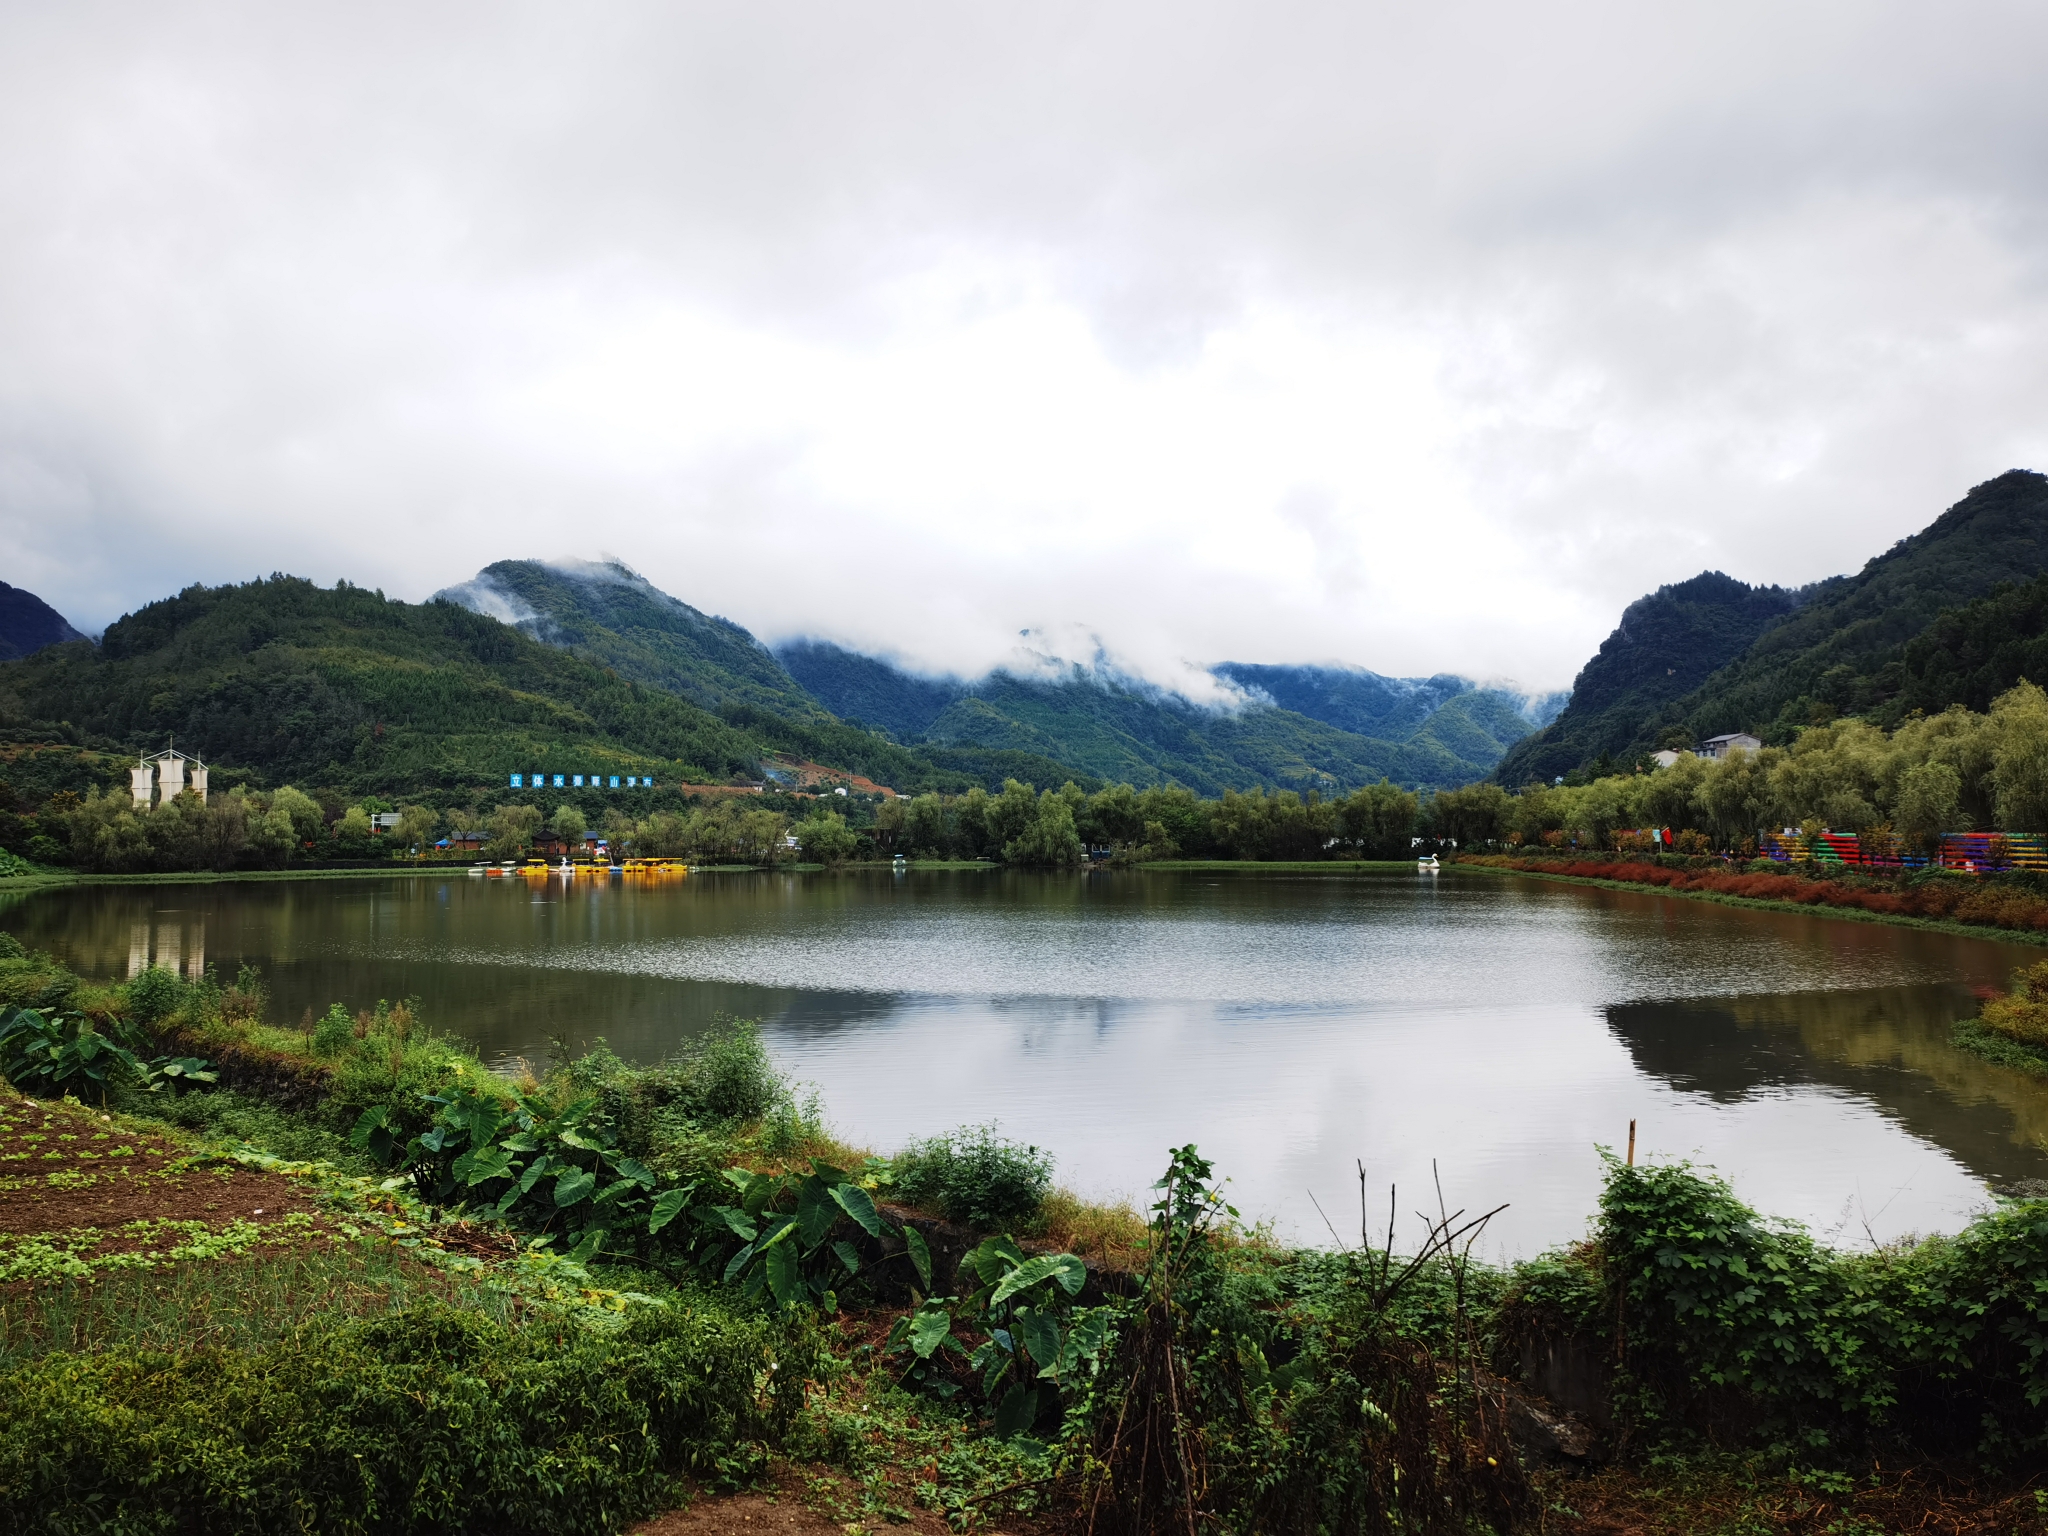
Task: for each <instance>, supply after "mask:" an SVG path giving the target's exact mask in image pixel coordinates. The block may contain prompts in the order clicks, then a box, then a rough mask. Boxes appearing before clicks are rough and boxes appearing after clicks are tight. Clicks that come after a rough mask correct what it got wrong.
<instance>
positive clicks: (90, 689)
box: [0, 576, 764, 793]
mask: <svg viewBox="0 0 2048 1536" xmlns="http://www.w3.org/2000/svg"><path fill="white" fill-rule="evenodd" d="M0 719H4V720H5V721H6V722H7V723H9V724H18V723H29V722H64V723H67V724H69V725H70V726H72V727H74V728H75V729H76V730H78V731H81V732H84V733H87V734H89V735H91V736H94V737H99V738H104V739H106V740H108V741H110V742H114V743H119V744H123V745H132V746H145V745H147V746H160V745H161V744H162V743H163V742H164V741H165V740H167V739H168V738H170V737H171V736H173V735H175V736H176V737H177V739H178V741H179V742H180V743H181V744H182V745H184V746H185V747H187V748H188V749H189V750H194V751H197V752H199V753H201V754H202V755H204V756H206V757H208V758H214V759H219V760H221V761H223V762H224V763H228V764H235V765H239V766H244V767H248V768H252V769H255V770H257V771H259V772H261V773H263V774H265V775H268V776H270V777H271V778H272V779H274V780H296V781H300V782H311V783H319V784H325V785H334V786H337V787H341V788H345V789H360V790H376V791H379V792H383V793H392V792H404V791H406V790H410V789H416V788H430V787H432V788H438V787H453V786H457V785H463V786H466V785H469V784H473V783H476V782H492V783H498V784H502V783H504V782H505V781H506V775H507V774H510V773H513V772H519V771H526V772H531V771H534V770H536V769H544V770H549V771H556V770H564V769H573V770H575V771H578V772H594V771H605V772H620V773H633V774H636V775H637V774H643V773H652V774H659V775H661V776H662V777H664V778H689V779H693V780H707V779H724V778H727V777H730V776H731V775H733V774H736V773H742V772H745V771H747V770H748V769H749V768H750V767H751V765H752V764H753V762H754V760H755V759H756V758H757V757H758V755H759V753H760V751H761V750H762V747H763V745H764V743H763V742H762V741H761V740H760V739H759V738H758V737H755V736H750V735H749V734H748V733H747V732H746V731H745V730H743V729H741V728H739V727H736V726H734V725H731V724H728V723H727V722H726V721H724V720H721V719H720V718H719V717H718V716H716V715H714V714H712V713H710V712H709V711H708V710H705V709H702V708H700V707H698V706H697V705H695V704H691V703H689V702H688V701H686V700H683V699H680V698H677V697H675V696H674V695H672V694H668V693H664V692H662V691H660V690H658V689H653V688H648V687H645V686H642V685H641V684H638V683H634V682H630V681H628V680H626V679H623V678H620V677H618V676H616V675H613V674H612V673H610V672H607V671H606V670H605V669H603V668H601V667H598V666H596V665H594V664H592V663H591V662H588V661H585V660H583V659H582V658H580V657H577V656H574V655H572V654H570V653H568V652H567V651H563V650H558V649H555V648H552V647H549V646H544V645H541V644H539V643H537V642H535V641H533V640H530V639H528V638H527V637H526V636H524V635H522V634H520V633H519V632H518V631H517V630H515V629H510V628H508V627H506V626H505V625H503V624H500V623H498V622H497V621H495V620H493V619H488V618H484V617H483V616H481V615H479V614H476V613H472V612H470V611H468V610H467V609H464V608H460V607H458V606H456V605H455V604H454V603H447V602H430V603H422V604H414V603H401V602H395V601H392V600H391V599H388V598H386V597H385V596H384V595H383V594H382V593H379V592H371V591H366V590H364V589H363V588H361V587H353V586H350V585H348V584H347V583H346V582H343V583H339V584H337V585H336V586H335V587H333V588H322V587H316V586H314V585H313V584H312V583H311V582H309V581H303V580H300V579H299V578H296V577H290V576H273V577H271V578H269V579H267V580H261V581H252V582H247V583H244V584H242V585H240V586H232V587H190V588H187V589H186V590H185V591H183V592H181V593H179V594H178V595H177V596H176V597H171V598H166V599H164V600H163V601H161V602H156V603H151V604H149V605H148V606H147V607H145V608H142V609H140V610H138V611H137V612H135V613H132V614H130V615H128V616H127V617H126V618H123V619H121V620H120V621H119V622H117V623H115V624H114V625H112V626H111V627H110V628H109V629H108V630H107V633H106V636H105V639H104V641H103V642H102V644H101V645H100V646H99V647H98V648H97V649H94V648H92V647H89V646H83V645H71V646H61V647H56V648H53V649H50V650H46V651H43V652H40V653H39V654H37V655H34V656H31V657H28V658H27V659H25V660H22V661H17V662H13V663H9V664H7V665H5V666H0Z"/></svg>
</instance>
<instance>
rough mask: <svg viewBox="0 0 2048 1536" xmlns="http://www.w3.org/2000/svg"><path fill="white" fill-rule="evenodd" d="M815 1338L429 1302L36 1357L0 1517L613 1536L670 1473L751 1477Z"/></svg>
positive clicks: (21, 1373)
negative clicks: (231, 1334)
mask: <svg viewBox="0 0 2048 1536" xmlns="http://www.w3.org/2000/svg"><path fill="white" fill-rule="evenodd" d="M816 1352H817V1344H816V1332H815V1329H814V1328H812V1327H810V1326H809V1325H808V1324H805V1323H802V1322H800V1321H797V1322H790V1321H785V1322H780V1323H778V1322H773V1321H770V1320H767V1319H760V1318H747V1317H743V1316H741V1315H740V1314H739V1313H737V1312H735V1311H732V1310H729V1309H727V1308H725V1307H723V1306H720V1305H717V1304H715V1303H711V1302H708V1301H705V1300H702V1299H691V1300H687V1301H685V1300H683V1299H680V1298H679V1299H678V1300H677V1301H675V1302H671V1303H669V1304H667V1305H663V1306H658V1307H648V1308H644V1309H641V1310H639V1311H638V1312H636V1313H635V1314H634V1315H633V1316H631V1317H630V1318H629V1319H627V1320H626V1321H624V1322H622V1323H620V1324H618V1325H616V1326H614V1327H611V1328H598V1327H593V1326H590V1325H587V1324H580V1323H568V1322H560V1321H557V1320H556V1319H554V1318H552V1317H547V1316H542V1317H539V1318H536V1319H535V1320H534V1321H533V1322H530V1323H528V1324H527V1325H525V1326H522V1327H507V1326H506V1325H504V1324H502V1323H499V1322H496V1321H494V1320H492V1319H489V1318H486V1317H482V1316H479V1315H477V1314H476V1313H474V1312H469V1311H466V1310H464V1309H461V1308H457V1307H452V1306H448V1305H445V1304H441V1303H427V1304H423V1305H416V1306H413V1307H410V1308H407V1309H406V1310H404V1311H402V1312H399V1313H396V1314H394V1315H391V1316H389V1317H383V1318H375V1319H370V1320H364V1321H334V1320H326V1319H322V1320H316V1321H314V1322H312V1323H309V1324H308V1325H306V1326H305V1327H304V1328H301V1329H298V1330H295V1331H294V1332H292V1333H291V1334H289V1335H288V1336H286V1337H284V1338H282V1339H280V1340H278V1341H277V1342H275V1343H273V1344H271V1345H269V1346H267V1347H264V1348H260V1349H248V1350H239V1349H226V1350H220V1349H201V1350H194V1351H161V1350H152V1349H138V1350H118V1351H106V1352H94V1353H85V1354H72V1353H59V1354H52V1355H47V1356H44V1357H43V1358H41V1359H39V1360H36V1361H34V1362H32V1363H29V1364H26V1365H23V1366H20V1367H17V1368H16V1369H14V1370H12V1371H9V1372H7V1373H6V1374H5V1375H4V1376H0V1526H4V1527H5V1528H6V1529H9V1530H31V1529H35V1530H52V1529H55V1530H69V1529H95V1530H97V1529H134V1530H140V1529H150V1530H158V1529H171V1528H179V1529H195V1530H198V1529H203V1530H208V1531H216V1532H244V1531H246V1532H251V1533H255V1532H269V1531H277V1530H286V1529H292V1530H297V1529H318V1530H363V1529H375V1530H380V1531H392V1532H411V1531H419V1532H426V1531H446V1530H491V1531H504V1532H529V1531H531V1532H540V1531H547V1532H551V1533H554V1532H563V1533H567V1532H579V1533H580V1532H590V1533H593V1536H595V1533H599V1532H604V1533H607V1536H608V1533H610V1532H613V1531H616V1530H618V1529H620V1527H621V1526H623V1525H625V1524H626V1523H628V1522H630V1521H632V1520H635V1519H639V1518H642V1517H644V1516H646V1515H648V1514H651V1513H653V1512H654V1511H655V1510H657V1509H660V1508H662V1507H664V1506H665V1505H666V1504H667V1503H668V1502H670V1501H671V1500H672V1499H673V1498H674V1496H675V1493H676V1489H677V1479H678V1478H680V1477H683V1476H686V1475H687V1476H692V1477H696V1478H698V1479H700V1480H702V1481H705V1482H709V1483H713V1484H720V1483H724V1484H730V1483H733V1482H737V1481H742V1480H745V1479H748V1478H750V1477H752V1476H754V1475H757V1474H758V1472H759V1470H760V1468H761V1467H762V1465H763V1464H764V1463H765V1459H766V1453H765V1445H766V1444H768V1443H772V1442H773V1441H775V1440H777V1439H779V1438H780V1436H781V1435H782V1434H783V1433H784V1432H785V1431H786V1430H787V1428H788V1426H789V1424H790V1422H791V1420H792V1419H793V1418H794V1416H795V1413H796V1411H797V1409H798V1408H799V1407H800V1405H801V1400H802V1396H803V1382H804V1381H805V1379H806V1378H807V1376H808V1375H810V1374H811V1371H812V1368H813V1362H814V1359H815V1355H816Z"/></svg>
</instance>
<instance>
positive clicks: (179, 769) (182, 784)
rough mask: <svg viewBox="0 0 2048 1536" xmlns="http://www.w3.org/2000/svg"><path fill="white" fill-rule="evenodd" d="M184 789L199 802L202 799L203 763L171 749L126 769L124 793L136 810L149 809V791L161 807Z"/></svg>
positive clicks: (203, 787)
mask: <svg viewBox="0 0 2048 1536" xmlns="http://www.w3.org/2000/svg"><path fill="white" fill-rule="evenodd" d="M187 789H189V790H191V791H192V792H193V793H194V794H196V795H197V796H199V798H200V799H201V800H202V801H204V800H205V799H206V764H204V763H202V762H201V761H199V759H198V758H196V757H191V756H188V755H187V754H185V753H183V752H180V751H178V750H177V749H176V748H174V747H172V748H166V749H165V750H164V751H162V752H159V753H157V754H156V755H155V756H154V757H145V758H143V759H142V760H141V761H140V762H138V763H137V764H136V765H135V766H134V767H133V768H130V769H129V770H128V792H129V794H131V795H132V796H134V798H135V808H136V809H137V810H147V809H149V803H150V794H151V791H152V790H154V791H155V793H156V800H157V803H158V804H160V805H161V804H168V803H169V802H170V801H172V800H175V799H177V798H178V796H179V794H180V793H181V792H183V791H184V790H187Z"/></svg>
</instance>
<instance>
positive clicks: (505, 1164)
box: [456, 1147, 512, 1188]
mask: <svg viewBox="0 0 2048 1536" xmlns="http://www.w3.org/2000/svg"><path fill="white" fill-rule="evenodd" d="M465 1159H467V1161H468V1163H469V1168H468V1171H467V1173H466V1174H464V1175H461V1177H462V1179H463V1182H464V1183H466V1184H468V1185H470V1186H471V1187H472V1188H473V1187H475V1186H476V1185H478V1184H481V1183H483V1181H484V1180H485V1179H502V1178H505V1177H506V1176H508V1175H509V1174H510V1173H511V1172H512V1155H511V1154H510V1153H509V1152H507V1151H506V1150H505V1149H504V1148H503V1147H478V1148H477V1149H476V1150H475V1151H473V1152H465V1153H464V1154H463V1155H462V1157H459V1158H457V1159H456V1162H457V1163H460V1162H462V1161H464V1160H465Z"/></svg>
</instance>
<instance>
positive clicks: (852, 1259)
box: [832, 1239, 860, 1275]
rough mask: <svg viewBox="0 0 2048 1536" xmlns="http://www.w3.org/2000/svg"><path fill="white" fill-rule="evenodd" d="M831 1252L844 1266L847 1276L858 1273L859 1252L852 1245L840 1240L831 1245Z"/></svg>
mask: <svg viewBox="0 0 2048 1536" xmlns="http://www.w3.org/2000/svg"><path fill="white" fill-rule="evenodd" d="M832 1251H833V1253H835V1254H837V1255H838V1256H839V1262H840V1263H842V1264H844V1265H845V1266H846V1272H847V1273H848V1274H849V1275H851V1274H857V1273H858V1272H859V1270H860V1250H859V1249H858V1248H856V1247H854V1246H853V1244H851V1243H849V1242H847V1241H845V1240H844V1239H841V1240H840V1241H839V1242H836V1243H834V1244H833V1245H832Z"/></svg>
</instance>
